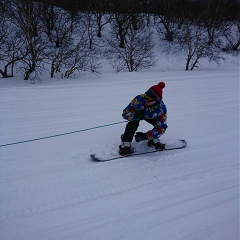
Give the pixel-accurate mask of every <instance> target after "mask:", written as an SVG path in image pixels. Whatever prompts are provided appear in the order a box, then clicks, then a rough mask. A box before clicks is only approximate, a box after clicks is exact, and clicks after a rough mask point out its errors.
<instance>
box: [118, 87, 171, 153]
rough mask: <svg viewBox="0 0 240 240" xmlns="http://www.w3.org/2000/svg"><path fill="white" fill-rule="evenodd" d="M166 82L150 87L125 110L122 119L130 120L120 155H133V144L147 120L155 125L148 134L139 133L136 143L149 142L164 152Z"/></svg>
mask: <svg viewBox="0 0 240 240" xmlns="http://www.w3.org/2000/svg"><path fill="white" fill-rule="evenodd" d="M164 87H165V83H164V82H159V83H158V84H157V85H154V86H152V87H150V88H149V89H148V90H147V92H145V94H140V95H138V96H136V97H135V98H134V99H133V100H132V101H131V102H130V103H129V105H128V106H127V107H126V108H125V109H124V110H123V113H122V117H123V118H124V119H126V120H128V123H127V125H126V128H125V132H124V134H123V135H122V136H121V140H122V141H121V145H120V146H119V154H120V155H122V156H125V155H129V154H131V142H132V140H133V136H134V134H135V132H136V131H137V129H138V126H139V122H140V121H141V120H145V121H146V122H148V123H150V124H152V125H153V129H152V130H149V131H148V132H145V133H142V132H137V133H136V135H135V139H136V141H142V140H148V146H154V147H155V149H156V150H157V151H162V150H164V148H165V145H164V144H162V143H161V142H160V140H159V137H161V136H162V135H163V134H164V133H165V131H166V129H167V127H168V126H167V108H166V105H165V104H164V102H163V101H162V90H163V88H164Z"/></svg>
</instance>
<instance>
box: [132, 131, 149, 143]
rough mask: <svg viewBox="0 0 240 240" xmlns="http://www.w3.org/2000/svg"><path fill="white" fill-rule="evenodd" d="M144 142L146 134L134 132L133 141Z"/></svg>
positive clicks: (146, 137) (146, 138)
mask: <svg viewBox="0 0 240 240" xmlns="http://www.w3.org/2000/svg"><path fill="white" fill-rule="evenodd" d="M144 140H148V135H147V133H143V132H136V134H135V141H136V142H141V141H144Z"/></svg>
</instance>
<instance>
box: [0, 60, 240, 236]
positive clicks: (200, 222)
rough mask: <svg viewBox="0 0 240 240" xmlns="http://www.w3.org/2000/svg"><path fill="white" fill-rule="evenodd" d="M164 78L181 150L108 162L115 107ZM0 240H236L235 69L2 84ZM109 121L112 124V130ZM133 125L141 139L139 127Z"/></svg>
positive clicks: (171, 135)
mask: <svg viewBox="0 0 240 240" xmlns="http://www.w3.org/2000/svg"><path fill="white" fill-rule="evenodd" d="M159 81H165V83H166V88H165V89H164V101H165V103H166V105H167V107H168V125H169V128H168V130H167V132H166V134H165V136H164V137H163V138H165V139H175V138H183V139H186V140H187V142H188V146H187V148H184V149H181V150H176V151H169V152H168V151H166V152H161V153H153V154H150V155H147V156H136V157H131V158H125V159H121V160H115V161H111V162H106V163H97V162H94V161H92V160H91V159H90V158H89V155H90V154H91V153H94V152H97V151H105V152H108V151H111V150H112V149H113V148H114V147H117V146H118V144H119V142H120V139H119V136H120V134H121V133H122V132H123V130H124V127H125V123H119V122H121V121H123V119H122V118H121V112H122V109H123V108H124V107H125V106H126V105H127V104H128V102H129V101H130V100H131V99H132V98H133V97H134V96H135V95H137V94H140V93H144V92H145V91H146V90H147V89H148V88H149V87H150V86H151V85H154V84H156V83H157V82H159ZM0 89H1V95H0V105H1V108H0V123H1V124H0V133H1V134H0V145H4V144H7V143H13V142H18V141H23V140H29V139H35V138H41V137H45V136H51V135H56V134H61V133H66V132H71V131H76V130H84V129H87V128H92V127H99V126H102V125H107V124H109V123H116V124H114V125H111V126H106V127H100V128H96V129H92V130H88V131H82V132H78V133H76V134H69V135H65V136H61V137H55V138H48V139H44V140H39V141H33V142H28V143H22V144H15V145H11V146H5V147H0V239H1V240H32V239H34V240H61V239H64V240H67V239H69V240H80V239H81V240H113V239H114V240H159V239H161V240H193V239H194V240H226V239H228V240H238V239H239V66H238V65H237V64H225V65H221V66H220V67H218V68H217V67H215V66H212V67H211V65H209V66H208V67H206V68H205V69H202V70H195V71H192V72H185V71H152V72H150V71H143V72H138V73H131V74H130V73H121V74H117V75H116V74H113V73H110V72H109V73H105V74H102V75H101V76H100V77H96V76H88V75H86V76H85V77H84V79H83V78H80V79H79V80H76V79H72V80H71V79H67V80H66V79H65V80H64V79H62V80H47V79H45V80H44V81H43V82H42V83H36V84H34V85H32V84H29V83H26V82H24V81H21V80H19V79H1V80H0ZM117 123H118V124H117ZM148 129H149V125H148V124H147V123H143V122H142V123H141V125H140V128H139V130H143V131H145V130H148Z"/></svg>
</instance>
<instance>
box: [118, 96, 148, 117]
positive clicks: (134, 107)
mask: <svg viewBox="0 0 240 240" xmlns="http://www.w3.org/2000/svg"><path fill="white" fill-rule="evenodd" d="M144 104H145V100H144V98H143V95H138V96H136V97H135V98H134V99H133V100H132V101H131V102H130V103H129V104H128V106H127V107H126V108H125V109H124V110H123V113H122V117H123V118H124V119H126V120H128V121H139V120H141V119H143V115H144V112H143V111H144Z"/></svg>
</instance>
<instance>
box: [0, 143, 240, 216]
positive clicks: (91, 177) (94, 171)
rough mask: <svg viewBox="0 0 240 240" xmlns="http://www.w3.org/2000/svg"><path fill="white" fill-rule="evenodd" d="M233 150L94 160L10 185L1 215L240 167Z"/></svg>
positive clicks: (2, 197) (70, 204) (66, 205)
mask: <svg viewBox="0 0 240 240" xmlns="http://www.w3.org/2000/svg"><path fill="white" fill-rule="evenodd" d="M229 153H230V152H229V151H226V149H224V150H222V154H221V157H219V148H216V149H214V147H213V148H209V149H208V150H205V151H202V150H197V151H187V152H180V151H176V152H173V153H169V152H163V153H161V154H158V153H156V154H151V155H149V156H148V157H146V158H144V159H142V158H141V157H131V158H126V159H123V160H121V161H114V162H111V163H110V162H109V163H98V164H97V165H96V164H93V165H92V167H91V168H90V169H89V171H85V172H84V174H83V173H79V175H76V174H74V176H71V175H70V174H67V175H66V176H64V178H61V179H57V178H56V179H52V178H51V180H50V181H48V180H47V179H46V181H44V182H38V183H35V184H34V183H32V184H28V185H25V186H24V187H19V188H17V187H14V188H9V189H7V190H5V191H1V193H0V194H1V195H0V202H2V203H3V204H2V205H1V212H0V219H1V220H4V219H5V220H6V219H9V218H13V217H28V216H32V215H35V214H41V213H45V212H50V211H56V210H59V209H65V208H70V207H73V206H76V205H79V204H82V203H83V202H86V201H90V200H93V199H97V198H100V197H104V196H108V195H111V194H117V193H120V192H123V191H128V190H131V189H134V188H139V187H141V186H143V185H147V184H153V183H156V182H157V183H158V184H159V188H161V187H163V186H165V185H166V184H170V183H173V182H175V181H181V179H185V178H188V177H190V176H195V177H197V176H199V177H204V173H206V172H209V171H211V170H213V169H218V171H227V170H228V169H232V168H237V166H238V162H237V161H236V158H235V156H234V154H230V155H229ZM209 156H210V157H209ZM198 159H202V160H201V161H199V160H198ZM233 180H234V179H233ZM18 203H19V204H18Z"/></svg>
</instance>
